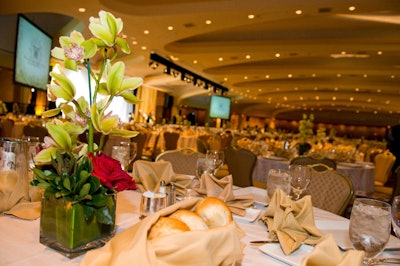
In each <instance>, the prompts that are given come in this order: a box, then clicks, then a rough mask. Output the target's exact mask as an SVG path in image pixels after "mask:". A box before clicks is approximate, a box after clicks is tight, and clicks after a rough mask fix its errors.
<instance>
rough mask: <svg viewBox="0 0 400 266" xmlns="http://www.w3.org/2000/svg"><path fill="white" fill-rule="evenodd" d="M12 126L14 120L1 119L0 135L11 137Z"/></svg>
mask: <svg viewBox="0 0 400 266" xmlns="http://www.w3.org/2000/svg"><path fill="white" fill-rule="evenodd" d="M13 127H14V121H13V120H11V119H8V118H7V119H3V120H2V121H1V125H0V137H9V138H11V137H12V130H13Z"/></svg>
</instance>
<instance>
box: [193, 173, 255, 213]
mask: <svg viewBox="0 0 400 266" xmlns="http://www.w3.org/2000/svg"><path fill="white" fill-rule="evenodd" d="M193 190H194V191H196V192H197V193H198V194H200V195H201V196H207V197H216V198H220V199H221V200H223V201H224V202H225V203H226V204H227V205H228V206H229V208H230V209H231V211H232V212H233V213H234V214H237V215H241V216H244V215H245V214H246V208H249V207H252V206H253V204H254V198H253V195H241V196H235V195H234V194H233V179H232V175H227V176H225V177H223V178H221V179H218V178H216V177H214V176H212V175H210V174H202V175H201V178H200V182H199V184H198V186H195V187H193Z"/></svg>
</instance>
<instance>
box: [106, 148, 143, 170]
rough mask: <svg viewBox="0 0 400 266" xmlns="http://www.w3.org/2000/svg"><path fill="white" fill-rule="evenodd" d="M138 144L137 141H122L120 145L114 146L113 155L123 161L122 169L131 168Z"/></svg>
mask: <svg viewBox="0 0 400 266" xmlns="http://www.w3.org/2000/svg"><path fill="white" fill-rule="evenodd" d="M136 153H137V146H136V143H135V142H127V141H126V142H125V141H121V142H120V145H118V146H113V147H112V152H111V157H112V158H114V159H116V160H118V161H119V162H120V163H121V166H122V169H124V170H125V171H128V170H129V165H130V164H131V163H132V162H133V160H134V159H135V157H136Z"/></svg>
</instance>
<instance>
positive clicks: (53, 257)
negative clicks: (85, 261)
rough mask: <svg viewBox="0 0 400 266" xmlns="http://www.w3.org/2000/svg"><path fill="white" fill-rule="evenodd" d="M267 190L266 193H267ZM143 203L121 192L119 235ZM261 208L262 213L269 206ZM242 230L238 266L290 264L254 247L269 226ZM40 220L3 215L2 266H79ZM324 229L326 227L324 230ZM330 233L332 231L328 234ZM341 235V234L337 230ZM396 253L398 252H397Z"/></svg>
mask: <svg viewBox="0 0 400 266" xmlns="http://www.w3.org/2000/svg"><path fill="white" fill-rule="evenodd" d="M264 191H265V190H264ZM139 202H140V193H139V192H136V191H123V192H119V193H118V198H117V217H116V224H117V228H118V229H117V234H118V233H120V232H122V231H124V230H125V229H127V228H129V227H130V226H132V225H133V224H135V223H137V222H139V221H140V220H139ZM256 207H257V208H260V209H261V215H262V213H263V212H262V211H264V210H265V207H262V206H261V207H260V206H259V205H258V204H257V205H256ZM313 210H314V217H315V222H316V224H317V225H318V224H325V226H326V225H327V224H328V225H329V227H330V228H333V230H334V231H335V230H336V227H337V230H339V229H340V230H341V234H342V235H344V237H347V236H348V219H346V218H343V217H341V216H338V215H335V214H332V213H329V212H326V211H323V210H320V209H317V208H314V209H313ZM234 219H235V221H236V222H237V224H238V225H239V226H240V228H241V229H242V230H243V231H244V232H245V234H246V235H245V236H244V237H243V238H242V239H241V241H242V243H243V244H244V245H245V247H244V250H243V252H244V256H243V259H242V261H240V262H238V263H237V264H236V265H242V266H254V265H272V266H274V265H287V264H285V263H283V262H281V261H280V260H277V259H274V258H272V257H271V256H269V255H267V254H265V253H263V252H261V251H260V250H259V247H257V246H251V245H250V241H254V240H265V239H267V238H268V232H267V228H266V226H265V225H264V224H263V223H261V222H259V221H258V220H256V221H254V222H250V221H248V220H245V219H242V218H237V217H235V218H234ZM39 223H40V221H39V219H37V220H33V221H31V220H22V219H18V218H15V217H14V216H8V215H6V216H0V234H1V236H2V240H1V241H0V258H1V259H0V265H18V266H24V265H26V266H28V265H29V266H32V265H47V264H48V263H49V262H51V264H54V265H78V264H79V262H80V261H81V260H82V258H83V256H84V255H82V256H80V257H76V258H74V259H68V258H66V257H64V256H63V255H61V254H59V253H57V252H56V251H54V250H52V249H50V248H48V247H46V246H44V245H42V244H40V243H39ZM321 230H322V228H321ZM322 231H323V232H324V233H330V231H324V230H322ZM336 232H337V231H336ZM391 241H392V242H394V244H395V246H396V247H397V246H398V247H400V240H398V239H396V238H395V237H393V236H392V237H391ZM393 253H394V252H393V251H390V252H389V251H387V252H386V251H385V252H384V253H383V256H387V255H386V254H388V255H391V256H392V255H393ZM395 254H396V253H395ZM397 255H399V254H398V253H397Z"/></svg>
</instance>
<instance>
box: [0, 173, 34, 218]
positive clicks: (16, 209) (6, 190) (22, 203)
mask: <svg viewBox="0 0 400 266" xmlns="http://www.w3.org/2000/svg"><path fill="white" fill-rule="evenodd" d="M0 214H10V215H14V216H16V217H18V218H22V219H27V220H35V219H37V218H39V217H40V192H39V190H38V188H37V187H30V186H29V184H28V179H27V177H25V178H24V177H20V176H19V174H18V172H17V171H14V170H2V171H0Z"/></svg>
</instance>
